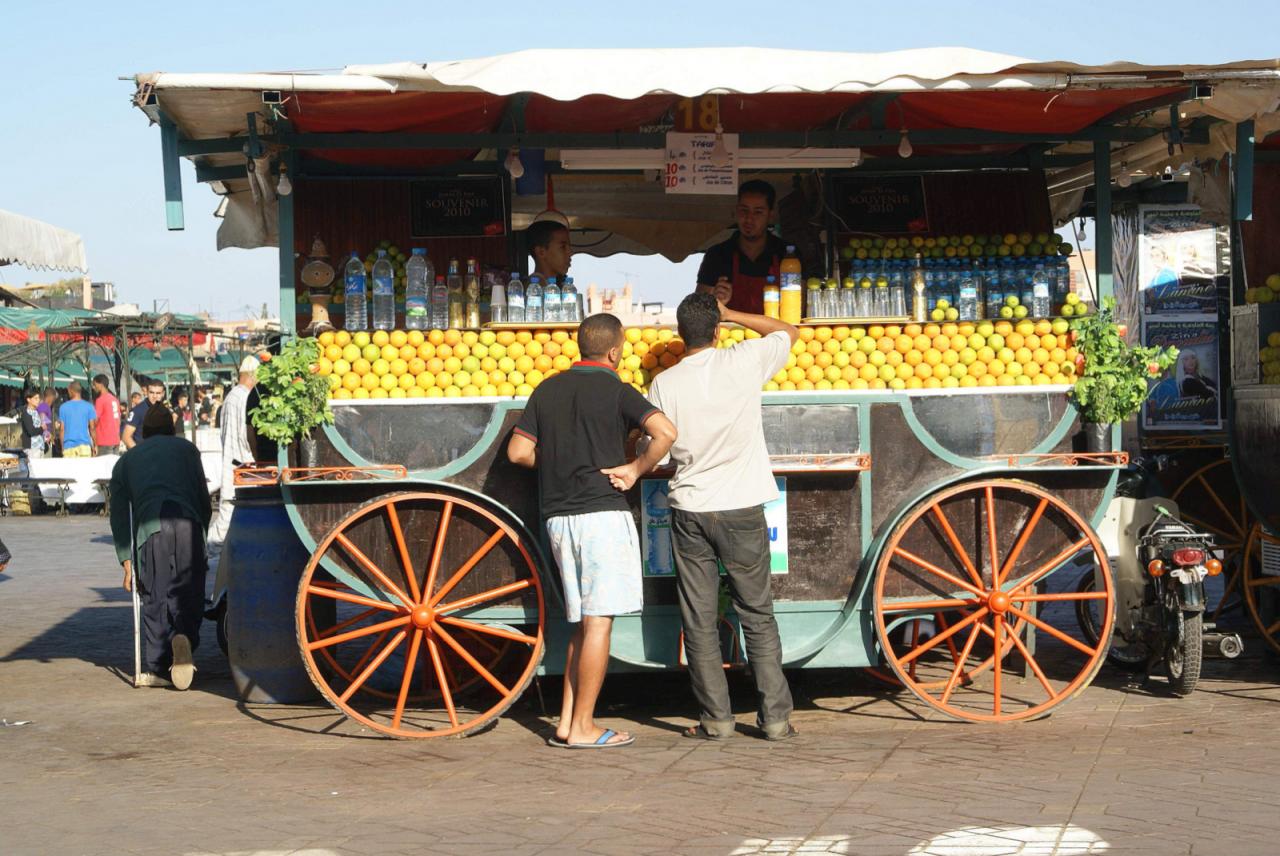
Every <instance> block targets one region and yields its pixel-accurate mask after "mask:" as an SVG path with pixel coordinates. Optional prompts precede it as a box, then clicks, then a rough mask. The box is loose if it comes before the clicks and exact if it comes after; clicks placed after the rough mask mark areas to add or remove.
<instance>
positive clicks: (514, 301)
mask: <svg viewBox="0 0 1280 856" xmlns="http://www.w3.org/2000/svg"><path fill="white" fill-rule="evenodd" d="M507 305H508V306H512V307H520V308H522V309H523V308H524V295H523V294H508V295H507Z"/></svg>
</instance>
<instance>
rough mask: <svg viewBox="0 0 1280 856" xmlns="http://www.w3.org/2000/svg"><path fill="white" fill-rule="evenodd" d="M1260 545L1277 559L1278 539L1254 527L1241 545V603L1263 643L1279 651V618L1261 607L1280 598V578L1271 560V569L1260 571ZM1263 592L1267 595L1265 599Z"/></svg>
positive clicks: (1262, 565)
mask: <svg viewBox="0 0 1280 856" xmlns="http://www.w3.org/2000/svg"><path fill="white" fill-rule="evenodd" d="M1264 545H1265V547H1266V550H1267V553H1268V556H1274V555H1280V538H1276V537H1274V536H1272V535H1268V534H1267V533H1266V532H1264V531H1263V529H1262V524H1261V523H1255V524H1254V525H1253V529H1252V530H1251V531H1250V532H1249V538H1248V540H1247V541H1246V542H1245V549H1244V561H1243V562H1242V563H1241V575H1242V577H1243V580H1244V585H1243V588H1244V602H1245V604H1246V605H1247V606H1248V608H1249V617H1250V618H1252V619H1253V623H1254V626H1256V627H1257V628H1258V632H1259V633H1260V634H1262V638H1263V640H1264V641H1265V642H1266V643H1267V644H1268V645H1270V646H1271V647H1272V648H1274V649H1275V650H1276V651H1280V617H1278V616H1277V610H1276V609H1275V608H1274V607H1272V608H1270V609H1268V608H1266V607H1265V606H1264V604H1263V601H1264V599H1267V598H1268V597H1270V598H1280V574H1277V571H1278V570H1280V567H1276V565H1275V564H1274V560H1273V564H1272V566H1271V567H1264V564H1263V555H1262V551H1263V547H1264ZM1267 592H1270V593H1271V594H1270V595H1268V594H1266V593H1267Z"/></svg>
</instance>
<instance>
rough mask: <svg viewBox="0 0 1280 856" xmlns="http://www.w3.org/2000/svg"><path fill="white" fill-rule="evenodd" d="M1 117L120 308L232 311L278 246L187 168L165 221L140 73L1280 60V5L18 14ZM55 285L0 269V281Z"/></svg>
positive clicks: (14, 189)
mask: <svg viewBox="0 0 1280 856" xmlns="http://www.w3.org/2000/svg"><path fill="white" fill-rule="evenodd" d="M7 6H8V7H9V8H7V9H6V16H5V40H4V59H5V62H4V74H5V76H6V78H7V79H6V80H5V83H4V85H3V86H2V87H0V106H2V107H3V108H4V110H3V114H2V115H3V123H4V130H3V132H2V133H0V208H4V209H8V210H10V211H15V212H18V213H20V214H25V215H28V216H31V217H36V218H38V219H41V220H45V221H48V222H50V223H54V224H56V225H59V226H62V227H64V228H68V229H71V230H73V231H76V232H79V233H80V234H81V235H83V236H84V240H85V246H86V250H87V253H88V258H89V265H90V273H91V275H92V277H93V278H94V279H96V280H110V281H113V282H115V283H116V284H117V286H118V287H119V289H120V294H121V299H123V300H126V301H130V302H139V303H142V304H143V305H144V306H146V307H150V305H151V301H152V300H153V299H156V298H168V299H169V300H170V301H171V305H172V308H174V309H177V310H195V309H207V310H211V311H213V312H214V313H215V314H216V315H217V316H219V317H234V316H238V315H239V314H240V313H241V312H243V307H245V306H246V305H251V306H260V305H261V304H262V303H263V302H264V301H267V302H269V303H270V304H271V306H272V307H274V306H275V305H276V300H275V286H276V282H277V279H276V255H275V251H274V250H265V249H264V250H252V251H245V250H226V251H223V252H221V253H218V252H215V250H214V230H215V228H216V224H217V221H215V220H214V218H213V217H212V216H211V214H212V212H213V209H214V208H215V206H216V204H217V199H216V198H215V197H214V195H213V194H212V193H211V192H210V191H208V190H207V189H205V188H202V187H199V186H198V185H196V184H195V180H194V172H193V170H192V168H191V167H190V165H184V185H185V187H184V193H185V196H186V208H187V211H186V222H187V229H186V231H185V232H168V231H166V230H165V227H164V204H163V195H162V186H161V173H160V159H159V152H160V134H159V132H158V131H157V129H155V128H152V127H148V125H147V122H146V119H145V118H144V117H143V116H142V114H141V113H139V112H138V111H137V110H135V109H133V108H132V107H131V106H130V104H129V97H130V95H131V94H132V92H133V88H132V85H131V84H129V83H127V82H123V81H119V80H117V79H116V78H117V77H118V76H122V75H131V74H133V73H134V72H142V71H156V70H162V71H174V72H178V71H184V72H192V71H277V70H286V69H337V68H341V67H342V66H344V65H348V64H352V63H369V62H390V61H398V60H413V61H440V60H448V59H463V58H469V57H479V56H488V55H492V54H497V53H505V52H508V51H513V50H518V49H521V48H526V47H535V46H536V47H596V48H599V47H700V46H738V45H752V46H761V47H780V48H803V49H813V50H840V51H889V50H898V49H903V48H919V47H935V46H963V47H972V48H979V49H983V50H991V51H997V52H1002V53H1008V54H1014V55H1019V56H1024V57H1030V58H1033V59H1039V60H1050V59H1068V60H1075V61H1079V62H1089V63H1096V62H1107V61H1112V60H1122V59H1124V60H1133V61H1137V62H1179V63H1194V62H1200V63H1213V62H1225V61H1228V60H1235V59H1258V58H1266V57H1274V56H1277V55H1280V39H1277V36H1276V34H1277V32H1280V6H1277V4H1276V3H1275V2H1274V0H1270V2H1267V0H1252V2H1222V0H1219V2H1213V3H1190V2H1182V0H1169V2H1163V3H1143V2H1132V0H1131V2H1107V3H1091V2H1076V3H1065V4H1064V3H1053V4H1047V5H1046V4H1036V3H1026V2H1021V3H1013V2H1003V0H999V2H985V3H981V4H970V3H959V2H937V0H916V2H914V3H909V4H907V3H901V2H889V3H881V4H866V3H856V4H855V3H849V2H815V3H794V2H793V3H775V4H767V3H758V2H745V1H744V2H736V3H714V2H703V3H677V4H661V3H659V4H635V5H631V4H617V3H612V2H598V3H577V2H559V3H531V2H524V3H509V2H503V0H490V2H486V3H476V4H465V3H432V2H428V3H406V2H403V0H401V2H395V3H388V2H379V0H364V2H361V3H337V2H330V0H313V2H306V3H290V2H277V3H263V2H257V3H246V2H232V1H231V0H228V2H223V3H218V4H187V3H172V4H159V5H156V6H151V5H147V4H143V5H141V6H129V5H121V4H110V3H100V2H90V0H73V2H49V3H9V4H7ZM574 267H575V269H574V273H575V277H576V278H577V279H578V280H579V281H580V282H582V283H586V282H588V281H591V280H593V279H594V280H595V281H597V282H599V283H600V284H601V285H602V286H605V287H608V286H616V285H620V284H621V281H622V279H623V274H622V272H623V271H626V272H629V273H630V274H632V276H631V279H632V280H633V281H634V282H636V284H637V287H638V290H639V292H640V293H641V294H643V295H644V296H645V297H646V298H649V299H664V300H670V299H672V298H674V297H677V296H679V295H681V294H683V293H685V292H686V291H687V290H688V288H689V283H690V282H691V281H692V276H693V270H694V269H695V268H694V266H692V265H691V264H690V263H686V264H685V265H683V266H680V267H676V266H672V265H670V264H669V263H667V262H665V261H663V260H661V259H654V258H649V259H643V258H636V257H615V258H614V259H609V260H601V261H594V260H588V259H585V258H580V259H578V260H575V263H574ZM58 276H59V275H58V274H52V275H51V274H49V273H43V272H39V271H25V270H23V269H22V268H18V267H12V266H11V267H7V268H6V267H0V282H7V283H17V284H21V283H24V282H27V281H29V280H30V281H49V280H50V279H55V278H57V277H58Z"/></svg>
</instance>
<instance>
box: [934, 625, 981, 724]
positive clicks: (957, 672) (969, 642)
mask: <svg viewBox="0 0 1280 856" xmlns="http://www.w3.org/2000/svg"><path fill="white" fill-rule="evenodd" d="M983 626H984V625H983V624H982V623H981V622H979V623H977V624H975V625H973V629H972V630H970V631H969V638H968V639H966V640H965V643H964V648H963V649H962V650H961V651H960V656H959V657H957V658H956V667H955V668H954V669H952V670H951V676H950V677H948V678H947V685H946V687H944V688H943V690H942V703H943V704H946V703H947V699H949V698H951V693H953V692H955V688H956V684H957V683H959V681H960V677H961V675H963V674H964V664H965V663H967V662H968V661H969V654H970V653H971V652H972V651H973V643H974V642H977V641H978V631H979V630H981V629H982V627H983Z"/></svg>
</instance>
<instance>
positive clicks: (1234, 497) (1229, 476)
mask: <svg viewBox="0 0 1280 856" xmlns="http://www.w3.org/2000/svg"><path fill="white" fill-rule="evenodd" d="M1169 498H1170V499H1172V500H1173V501H1174V502H1176V503H1178V514H1179V516H1180V517H1181V518H1182V519H1183V520H1185V521H1186V522H1187V523H1190V524H1191V525H1192V526H1195V527H1196V528H1198V529H1200V530H1202V531H1204V532H1206V533H1208V534H1210V535H1212V536H1213V541H1214V546H1215V548H1216V549H1218V550H1221V551H1222V567H1223V569H1224V572H1225V575H1226V581H1225V582H1224V583H1223V590H1222V597H1221V598H1219V599H1218V602H1217V603H1212V602H1211V603H1210V605H1209V608H1208V611H1207V612H1206V613H1205V620H1206V621H1217V620H1218V619H1219V618H1220V617H1221V616H1222V613H1223V612H1224V611H1227V610H1230V609H1232V608H1234V607H1238V606H1239V605H1240V580H1241V579H1242V575H1241V570H1242V568H1243V567H1244V565H1245V562H1246V559H1245V552H1246V551H1245V547H1246V545H1247V543H1248V541H1249V536H1250V533H1251V532H1252V530H1253V527H1254V520H1253V514H1252V513H1251V512H1250V511H1249V507H1248V505H1247V504H1246V503H1245V499H1244V494H1243V493H1242V492H1241V490H1240V485H1239V483H1238V482H1237V481H1236V476H1235V471H1234V470H1233V469H1232V468H1231V461H1230V460H1228V459H1226V458H1219V459H1217V460H1215V461H1210V462H1209V463H1207V464H1205V465H1203V466H1201V467H1199V468H1197V469H1196V470H1195V471H1193V472H1192V473H1191V474H1190V475H1189V476H1187V477H1186V478H1184V479H1183V480H1182V481H1181V482H1180V483H1179V484H1178V486H1177V487H1175V488H1174V489H1173V492H1172V494H1171V495H1170V497H1169ZM1245 597H1246V598H1247V597H1248V596H1247V595H1246V596H1245Z"/></svg>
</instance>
